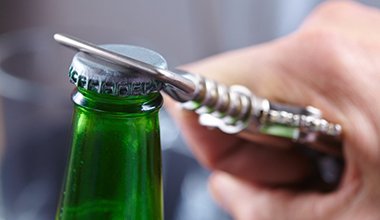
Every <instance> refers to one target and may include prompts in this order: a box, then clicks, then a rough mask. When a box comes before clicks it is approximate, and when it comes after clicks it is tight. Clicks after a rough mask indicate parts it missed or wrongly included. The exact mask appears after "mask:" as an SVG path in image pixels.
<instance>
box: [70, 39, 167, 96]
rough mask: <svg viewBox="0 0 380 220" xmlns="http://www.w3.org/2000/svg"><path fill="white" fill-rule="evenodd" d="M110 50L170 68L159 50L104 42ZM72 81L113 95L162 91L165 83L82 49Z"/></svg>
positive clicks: (86, 87)
mask: <svg viewBox="0 0 380 220" xmlns="http://www.w3.org/2000/svg"><path fill="white" fill-rule="evenodd" d="M101 47H103V48H105V49H107V50H111V51H113V52H116V53H119V54H121V55H124V56H128V57H131V58H133V59H135V60H138V61H141V62H144V63H148V64H150V65H153V66H155V67H158V68H161V69H167V63H166V60H165V59H164V58H163V57H162V56H161V55H160V54H158V53H156V52H154V51H152V50H149V49H146V48H142V47H136V46H130V45H117V44H110V45H103V46H101ZM69 78H70V81H71V82H72V83H73V84H75V85H76V86H77V87H79V88H83V89H86V90H90V91H94V92H96V93H99V94H108V95H113V96H137V95H147V94H149V93H153V92H159V91H160V90H161V89H162V87H163V83H162V82H160V81H158V80H155V79H153V78H152V77H149V76H147V75H146V74H142V73H141V72H139V71H138V70H133V69H129V68H126V67H124V66H120V65H117V64H114V63H111V62H109V61H106V60H104V59H101V58H98V57H95V56H91V55H89V54H87V53H84V52H78V53H77V54H76V55H75V56H74V58H73V61H72V63H71V67H70V71H69Z"/></svg>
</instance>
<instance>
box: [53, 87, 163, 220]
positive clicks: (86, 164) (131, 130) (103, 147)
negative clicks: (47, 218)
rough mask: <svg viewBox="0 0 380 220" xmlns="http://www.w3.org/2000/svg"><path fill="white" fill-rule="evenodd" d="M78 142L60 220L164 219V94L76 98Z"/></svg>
mask: <svg viewBox="0 0 380 220" xmlns="http://www.w3.org/2000/svg"><path fill="white" fill-rule="evenodd" d="M73 101H74V103H75V109H74V117H73V141H72V146H71V152H70V156H69V164H68V169H67V174H66V180H65V185H64V189H63V194H62V198H61V201H60V206H59V210H58V212H57V217H56V219H60V220H79V219H80V220H87V219H88V220H90V219H91V220H97V219H99V220H100V219H102V220H104V219H107V220H124V219H131V220H151V219H155V220H160V219H162V218H163V213H162V179H161V176H162V175H161V148H160V135H159V121H158V110H159V108H160V107H161V105H162V97H161V95H160V94H159V93H153V94H149V95H146V96H132V97H124V98H122V97H112V96H107V95H99V94H93V93H91V92H88V91H85V90H80V91H76V92H74V93H73Z"/></svg>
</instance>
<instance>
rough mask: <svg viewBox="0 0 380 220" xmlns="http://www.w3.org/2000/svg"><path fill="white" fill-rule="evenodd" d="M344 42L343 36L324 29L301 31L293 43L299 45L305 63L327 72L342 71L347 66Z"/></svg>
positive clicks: (336, 72) (337, 72)
mask: <svg viewBox="0 0 380 220" xmlns="http://www.w3.org/2000/svg"><path fill="white" fill-rule="evenodd" d="M344 42H345V40H344V38H343V36H340V35H339V34H337V33H334V32H329V31H328V30H324V29H313V30H311V29H309V30H306V31H301V32H300V33H299V35H298V36H297V37H296V39H295V43H296V44H299V45H300V47H301V49H300V52H301V53H302V54H303V55H304V56H303V57H304V58H305V59H307V60H305V63H307V64H311V65H313V66H312V68H317V69H321V70H323V71H320V72H326V73H329V74H339V73H343V72H345V70H346V68H347V62H346V59H345V57H346V54H347V50H346V46H345V43H344Z"/></svg>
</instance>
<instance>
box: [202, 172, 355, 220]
mask: <svg viewBox="0 0 380 220" xmlns="http://www.w3.org/2000/svg"><path fill="white" fill-rule="evenodd" d="M209 187H210V190H211V192H212V194H213V196H214V198H215V199H216V200H217V202H218V203H219V204H220V205H221V206H222V207H223V208H224V209H226V211H228V212H230V213H231V214H232V216H233V217H234V219H236V220H251V219H255V220H276V219H279V220H284V219H289V220H290V219H291V220H298V219H299V220H301V219H302V220H305V219H321V220H322V219H338V215H339V214H337V213H336V212H335V211H337V210H338V211H343V210H342V209H337V207H340V206H343V205H345V204H346V203H348V202H349V201H347V199H346V197H345V196H342V195H343V193H341V194H337V195H323V194H316V193H308V192H304V193H296V192H292V191H286V190H282V189H273V188H265V187H261V186H258V185H253V184H252V183H247V182H244V181H241V180H240V179H237V178H235V177H234V176H231V175H229V174H226V173H222V172H217V173H214V174H213V175H212V176H211V178H210V182H209ZM343 199H346V200H343ZM346 212H348V211H347V210H344V211H343V213H340V214H342V215H345V213H346ZM348 216H349V215H348ZM351 216H352V215H351ZM348 219H350V218H348Z"/></svg>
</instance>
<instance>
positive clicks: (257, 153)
mask: <svg viewBox="0 0 380 220" xmlns="http://www.w3.org/2000/svg"><path fill="white" fill-rule="evenodd" d="M169 102H170V101H169ZM166 104H167V103H166ZM173 104H174V103H172V105H171V107H169V108H168V110H169V111H170V112H171V113H172V115H173V116H174V117H175V118H176V119H177V121H180V122H181V123H179V126H180V129H181V132H182V133H184V134H185V138H186V140H187V142H188V144H189V146H191V149H192V151H193V152H194V154H195V155H196V157H197V158H198V159H199V160H200V162H201V163H202V164H204V165H206V166H207V167H208V168H210V169H212V170H214V169H217V170H223V171H226V172H229V173H232V174H235V175H239V176H240V177H241V178H242V179H245V180H247V181H252V182H259V183H262V184H270V185H281V184H290V183H294V182H297V181H302V180H304V179H306V178H308V177H309V176H310V175H311V174H313V168H314V167H313V165H312V163H311V162H310V160H308V158H307V157H306V156H305V155H302V154H301V153H300V152H298V151H297V150H278V149H272V148H268V146H259V145H257V144H253V143H251V142H247V141H245V140H243V139H240V138H238V137H237V136H235V135H229V134H224V133H222V132H221V131H219V130H217V129H213V130H211V129H208V128H206V127H203V126H201V125H199V123H198V120H197V115H195V114H194V113H193V112H189V111H184V110H180V109H178V108H179V106H178V105H173Z"/></svg>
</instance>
